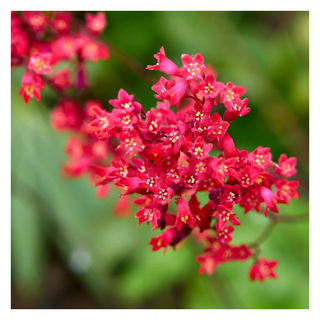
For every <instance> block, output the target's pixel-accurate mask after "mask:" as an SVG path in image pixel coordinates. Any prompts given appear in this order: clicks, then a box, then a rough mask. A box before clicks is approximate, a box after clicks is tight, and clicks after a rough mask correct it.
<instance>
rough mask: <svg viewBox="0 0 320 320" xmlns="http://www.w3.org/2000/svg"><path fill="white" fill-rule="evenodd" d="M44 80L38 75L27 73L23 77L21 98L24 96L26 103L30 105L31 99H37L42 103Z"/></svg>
mask: <svg viewBox="0 0 320 320" xmlns="http://www.w3.org/2000/svg"><path fill="white" fill-rule="evenodd" d="M43 86H44V84H43V80H42V78H41V77H40V76H38V75H36V74H35V75H32V74H31V73H29V72H28V71H26V72H25V73H24V75H23V77H22V86H21V89H20V91H19V96H21V95H22V96H23V100H24V102H25V103H28V102H29V100H30V98H35V99H36V100H38V101H40V99H41V95H40V90H43Z"/></svg>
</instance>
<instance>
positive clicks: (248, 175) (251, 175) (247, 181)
mask: <svg viewBox="0 0 320 320" xmlns="http://www.w3.org/2000/svg"><path fill="white" fill-rule="evenodd" d="M257 178H258V173H257V172H255V171H253V170H252V167H251V166H249V165H246V166H245V167H244V168H243V169H242V171H240V172H239V174H238V177H237V179H238V181H239V183H240V185H241V186H242V187H243V188H248V187H250V186H252V185H253V184H254V183H255V182H256V180H257Z"/></svg>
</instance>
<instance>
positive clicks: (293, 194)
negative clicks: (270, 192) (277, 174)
mask: <svg viewBox="0 0 320 320" xmlns="http://www.w3.org/2000/svg"><path fill="white" fill-rule="evenodd" d="M275 185H276V188H277V197H278V198H279V202H281V203H285V204H289V199H290V198H294V199H298V198H299V192H298V191H297V188H298V187H299V181H287V180H280V179H279V180H276V183H275Z"/></svg>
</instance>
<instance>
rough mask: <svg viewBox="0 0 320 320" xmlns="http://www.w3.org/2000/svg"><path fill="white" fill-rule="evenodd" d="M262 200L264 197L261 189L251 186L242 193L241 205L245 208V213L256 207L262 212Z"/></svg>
mask: <svg viewBox="0 0 320 320" xmlns="http://www.w3.org/2000/svg"><path fill="white" fill-rule="evenodd" d="M262 202H263V199H262V197H261V195H260V192H259V190H258V189H257V188H255V187H250V188H248V189H247V192H246V193H245V194H244V195H242V197H241V200H240V206H241V207H243V208H244V213H248V212H249V211H251V210H253V209H255V210H256V211H257V212H260V210H261V203H262Z"/></svg>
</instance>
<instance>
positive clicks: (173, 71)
mask: <svg viewBox="0 0 320 320" xmlns="http://www.w3.org/2000/svg"><path fill="white" fill-rule="evenodd" d="M154 57H155V58H156V59H157V60H158V63H157V64H156V65H155V66H150V65H148V66H147V69H148V70H158V71H161V72H164V73H166V74H168V75H170V76H177V77H181V76H182V75H181V72H180V70H179V68H178V66H177V65H176V64H175V63H173V62H172V61H171V60H169V59H168V58H167V57H166V56H165V52H164V49H163V47H161V48H160V52H159V53H157V54H155V55H154Z"/></svg>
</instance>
